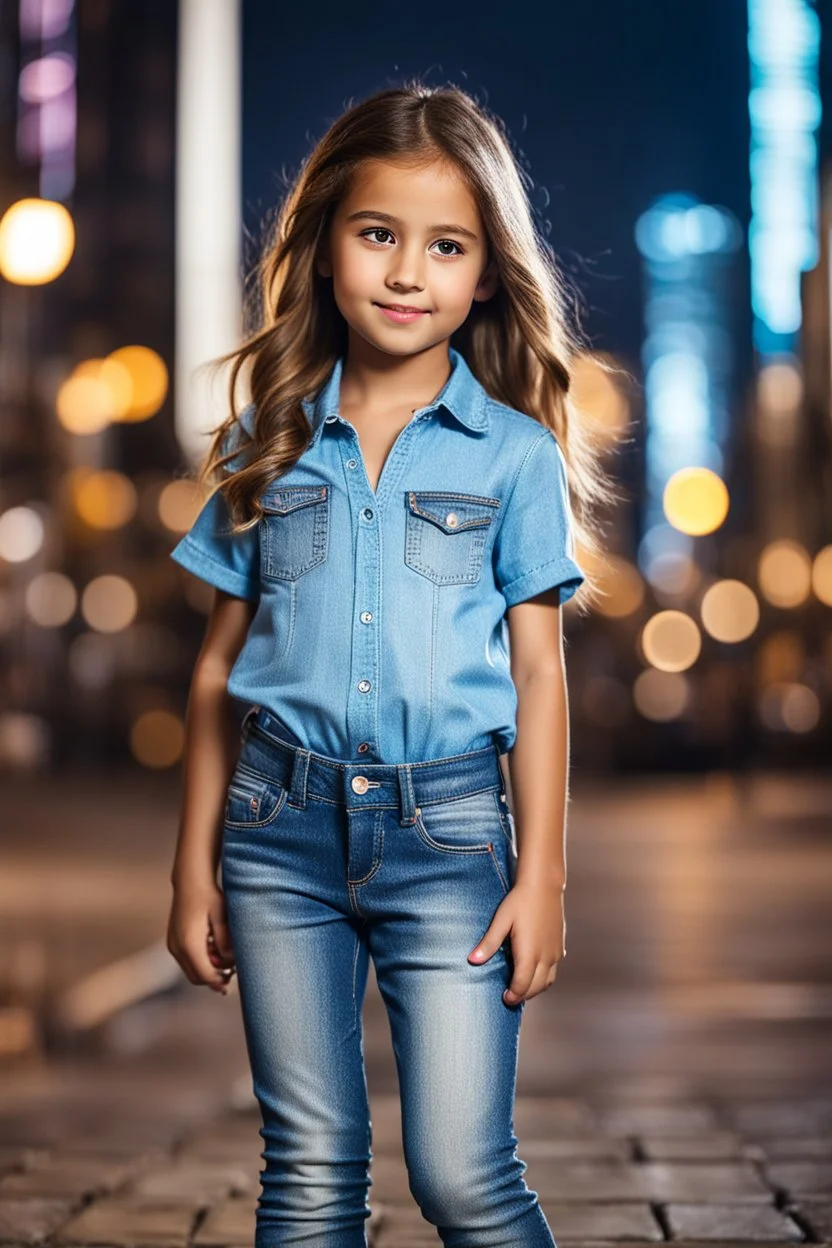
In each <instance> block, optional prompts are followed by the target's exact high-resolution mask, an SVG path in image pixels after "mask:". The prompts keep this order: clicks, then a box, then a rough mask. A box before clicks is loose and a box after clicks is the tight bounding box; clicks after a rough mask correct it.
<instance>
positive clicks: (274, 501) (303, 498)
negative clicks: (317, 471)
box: [260, 485, 328, 516]
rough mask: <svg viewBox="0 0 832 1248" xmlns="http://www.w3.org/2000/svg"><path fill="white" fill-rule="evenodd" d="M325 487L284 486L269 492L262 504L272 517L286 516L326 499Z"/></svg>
mask: <svg viewBox="0 0 832 1248" xmlns="http://www.w3.org/2000/svg"><path fill="white" fill-rule="evenodd" d="M327 488H328V487H327V486H325V485H283V486H279V487H277V488H272V489H270V490H269V492H268V494H266V495H265V497H264V498H263V500H262V502H261V504H260V505H261V507H262V508H263V510H264V511H267V512H269V514H270V515H276V516H285V515H287V514H288V513H289V512H290V511H297V509H298V508H299V507H309V506H310V505H311V504H312V503H320V502H323V500H324V499H325V498H326V492H327Z"/></svg>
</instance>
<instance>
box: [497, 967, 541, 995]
mask: <svg viewBox="0 0 832 1248" xmlns="http://www.w3.org/2000/svg"><path fill="white" fill-rule="evenodd" d="M537 968H538V963H537V962H536V961H529V960H528V959H523V958H516V959H515V962H514V974H513V975H512V977H511V983H510V984H509V986H508V988H506V990H505V992H504V993H503V1000H504V1001H505V1002H506V1004H507V1005H516V1004H517V1002H518V1001H522V999H523V998H524V997H525V995H526V993H527V992H528V991H529V989H530V988H531V986H532V983H533V982H534V977H535V975H536V974H537Z"/></svg>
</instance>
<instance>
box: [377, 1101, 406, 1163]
mask: <svg viewBox="0 0 832 1248" xmlns="http://www.w3.org/2000/svg"><path fill="white" fill-rule="evenodd" d="M370 1121H371V1124H372V1129H373V1143H372V1148H373V1153H374V1154H378V1153H391V1152H394V1153H397V1154H399V1153H401V1151H402V1111H401V1104H400V1102H399V1098H398V1096H373V1097H371V1098H370Z"/></svg>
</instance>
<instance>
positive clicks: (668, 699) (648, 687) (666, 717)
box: [633, 667, 690, 723]
mask: <svg viewBox="0 0 832 1248" xmlns="http://www.w3.org/2000/svg"><path fill="white" fill-rule="evenodd" d="M689 701H690V686H689V683H688V679H687V677H686V676H680V675H679V674H678V673H677V672H660V671H658V670H657V669H656V668H654V667H649V668H647V669H646V671H643V672H641V673H640V674H639V675H638V676H637V677H636V680H635V682H634V684H633V702H634V703H635V706H636V710H637V711H638V712H639V714H641V715H643V716H644V718H645V719H652V720H656V721H658V722H659V723H667V722H668V721H670V720H673V719H678V718H679V716H680V715H683V714H684V712H685V711H686V710H687V707H688V703H689Z"/></svg>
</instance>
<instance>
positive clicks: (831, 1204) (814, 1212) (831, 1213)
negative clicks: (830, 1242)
mask: <svg viewBox="0 0 832 1248" xmlns="http://www.w3.org/2000/svg"><path fill="white" fill-rule="evenodd" d="M789 1211H790V1212H792V1211H794V1212H795V1213H797V1215H798V1216H799V1217H800V1219H801V1221H803V1222H806V1223H808V1225H809V1227H810V1228H811V1232H812V1235H813V1236H814V1237H815V1239H832V1200H800V1201H797V1202H795V1204H794V1205H790V1206H789Z"/></svg>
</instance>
